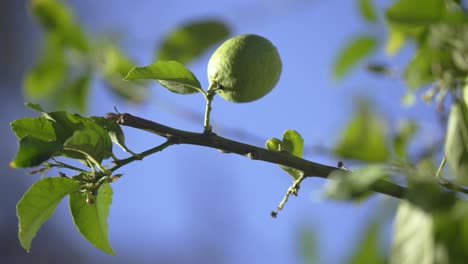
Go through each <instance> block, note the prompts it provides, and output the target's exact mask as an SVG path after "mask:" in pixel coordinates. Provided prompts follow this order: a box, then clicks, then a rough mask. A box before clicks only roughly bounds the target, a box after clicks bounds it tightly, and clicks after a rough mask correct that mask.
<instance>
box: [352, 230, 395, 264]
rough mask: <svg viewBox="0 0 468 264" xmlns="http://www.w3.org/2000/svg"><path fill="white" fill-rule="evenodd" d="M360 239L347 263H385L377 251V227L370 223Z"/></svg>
mask: <svg viewBox="0 0 468 264" xmlns="http://www.w3.org/2000/svg"><path fill="white" fill-rule="evenodd" d="M362 234H363V236H362V239H361V241H360V242H358V243H357V245H358V246H357V248H356V249H355V250H354V252H353V256H352V257H351V259H350V261H349V262H348V263H350V264H362V263H372V264H385V263H387V261H386V259H385V257H384V256H382V253H380V250H379V236H378V235H379V225H378V223H372V224H370V225H368V226H367V230H366V232H364V233H362Z"/></svg>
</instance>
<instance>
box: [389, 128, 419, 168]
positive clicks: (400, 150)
mask: <svg viewBox="0 0 468 264" xmlns="http://www.w3.org/2000/svg"><path fill="white" fill-rule="evenodd" d="M417 129H418V127H417V124H416V122H414V121H410V120H404V121H403V122H402V123H401V124H400V127H399V129H398V132H397V133H396V135H395V137H394V138H393V150H394V151H395V153H396V155H397V156H398V157H400V158H403V159H407V158H408V151H407V147H408V143H409V141H410V140H411V139H412V138H413V137H414V135H415V133H416V131H417Z"/></svg>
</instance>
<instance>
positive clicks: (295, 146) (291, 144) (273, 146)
mask: <svg viewBox="0 0 468 264" xmlns="http://www.w3.org/2000/svg"><path fill="white" fill-rule="evenodd" d="M265 147H266V149H268V150H272V151H286V152H288V153H290V154H292V155H294V156H296V157H299V158H302V152H303V149H304V139H302V136H301V134H299V133H298V132H297V131H295V130H286V131H284V133H283V141H281V140H279V139H277V138H270V139H268V140H267V141H266V143H265ZM280 167H281V168H282V169H283V170H285V171H286V172H287V173H289V175H291V176H292V177H293V178H294V180H297V179H298V178H299V177H300V176H301V175H302V174H303V173H302V172H301V171H300V170H297V169H294V168H290V167H287V166H282V165H280Z"/></svg>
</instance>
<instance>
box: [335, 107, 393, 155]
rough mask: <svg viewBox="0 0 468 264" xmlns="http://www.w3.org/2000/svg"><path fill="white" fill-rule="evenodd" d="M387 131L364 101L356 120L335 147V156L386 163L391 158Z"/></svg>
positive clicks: (355, 117) (343, 133) (346, 129)
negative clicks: (387, 142)
mask: <svg viewBox="0 0 468 264" xmlns="http://www.w3.org/2000/svg"><path fill="white" fill-rule="evenodd" d="M386 131H387V129H386V127H385V123H384V122H383V120H382V118H381V117H379V116H378V115H377V114H375V113H373V112H372V109H371V107H370V105H369V104H368V103H367V102H364V101H362V102H361V103H360V105H359V108H358V111H357V112H356V114H355V116H354V118H353V119H352V120H351V121H350V122H349V123H348V125H347V126H346V128H345V129H344V130H343V132H342V136H341V139H339V141H338V143H337V144H336V146H335V154H336V155H337V156H339V157H341V158H347V159H356V160H361V161H366V162H384V161H386V160H387V158H388V157H389V150H388V148H387V145H386Z"/></svg>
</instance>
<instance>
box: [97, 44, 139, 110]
mask: <svg viewBox="0 0 468 264" xmlns="http://www.w3.org/2000/svg"><path fill="white" fill-rule="evenodd" d="M102 56H103V57H102V58H103V59H102V62H103V63H102V64H101V73H102V75H103V77H104V80H105V82H106V84H107V85H108V87H109V88H110V89H111V91H112V92H114V93H115V94H116V95H118V96H119V97H122V98H123V99H126V100H128V101H130V102H133V103H141V102H143V101H145V99H146V98H147V93H148V89H147V83H146V81H135V82H126V81H124V80H123V78H124V77H125V76H126V75H127V73H128V72H129V71H130V70H131V69H133V68H134V67H135V64H134V63H133V61H132V60H131V59H130V58H128V57H127V56H126V55H125V54H124V53H123V52H122V51H121V50H120V49H118V48H117V47H115V46H113V45H106V46H105V47H103V48H102Z"/></svg>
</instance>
